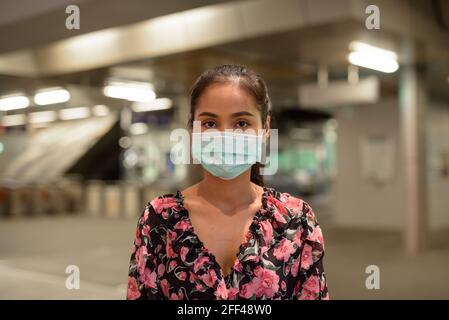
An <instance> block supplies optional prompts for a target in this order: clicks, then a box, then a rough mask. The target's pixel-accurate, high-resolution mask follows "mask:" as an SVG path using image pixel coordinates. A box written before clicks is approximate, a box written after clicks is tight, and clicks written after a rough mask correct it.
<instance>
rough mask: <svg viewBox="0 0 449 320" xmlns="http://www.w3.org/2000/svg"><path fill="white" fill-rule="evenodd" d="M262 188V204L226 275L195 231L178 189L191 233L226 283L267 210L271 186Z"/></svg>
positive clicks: (177, 192)
mask: <svg viewBox="0 0 449 320" xmlns="http://www.w3.org/2000/svg"><path fill="white" fill-rule="evenodd" d="M262 188H263V192H262V196H261V206H260V208H259V209H258V210H257V211H256V213H255V214H254V216H253V219H252V221H251V224H250V225H249V227H248V230H247V231H246V232H245V237H244V240H243V242H242V243H241V244H240V245H239V248H238V251H237V253H236V254H235V255H234V261H233V263H232V266H231V268H230V270H229V272H228V273H227V274H226V275H225V274H224V269H223V268H222V266H221V265H220V263H219V262H218V260H217V257H216V256H215V254H214V253H213V252H212V251H211V250H209V249H208V248H207V247H206V246H205V244H204V242H203V241H202V240H201V239H200V237H199V236H198V234H197V233H196V232H195V227H194V226H193V223H192V220H191V219H190V213H189V210H188V209H187V208H186V207H185V205H184V195H183V194H182V192H181V191H180V190H179V189H178V190H176V197H177V198H178V199H179V205H180V207H181V209H182V210H183V212H184V216H185V220H186V221H187V222H188V223H189V224H190V228H191V230H190V235H191V236H193V237H194V239H195V240H196V241H197V243H198V244H199V246H200V250H201V251H202V252H205V253H206V254H207V255H208V256H209V258H210V259H211V260H212V261H213V263H215V265H216V267H217V268H218V270H219V272H220V277H221V278H222V279H224V280H225V283H226V285H227V284H228V281H227V280H228V279H229V277H230V276H231V275H232V274H233V273H234V265H235V262H236V261H237V259H238V258H239V255H240V254H241V253H242V250H244V249H246V247H247V246H248V244H249V241H250V237H249V236H250V234H251V232H252V230H253V228H254V227H255V226H256V224H257V223H258V221H259V219H260V217H261V215H262V214H263V212H264V210H266V203H267V195H268V192H269V188H268V187H265V186H263V187H262Z"/></svg>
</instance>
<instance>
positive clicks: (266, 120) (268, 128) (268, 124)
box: [265, 114, 271, 141]
mask: <svg viewBox="0 0 449 320" xmlns="http://www.w3.org/2000/svg"><path fill="white" fill-rule="evenodd" d="M270 121H271V117H270V114H268V115H267V117H266V119H265V139H266V140H268V138H269V137H270ZM266 140H265V141H266Z"/></svg>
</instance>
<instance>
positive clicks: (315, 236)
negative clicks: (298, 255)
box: [307, 226, 324, 244]
mask: <svg viewBox="0 0 449 320" xmlns="http://www.w3.org/2000/svg"><path fill="white" fill-rule="evenodd" d="M307 239H309V240H310V241H314V242H318V243H321V244H324V243H323V242H324V241H323V233H322V231H321V228H320V226H316V227H315V228H313V231H312V233H311V234H309V235H308V236H307Z"/></svg>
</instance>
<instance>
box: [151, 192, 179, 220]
mask: <svg viewBox="0 0 449 320" xmlns="http://www.w3.org/2000/svg"><path fill="white" fill-rule="evenodd" d="M150 204H151V205H152V206H153V208H154V211H155V212H156V213H157V214H161V213H162V214H163V215H162V216H163V217H164V219H167V218H168V214H167V212H166V209H170V208H173V207H176V206H177V205H178V204H177V202H176V199H175V198H173V197H167V198H155V199H153V200H151V202H150Z"/></svg>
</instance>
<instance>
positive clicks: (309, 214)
mask: <svg viewBox="0 0 449 320" xmlns="http://www.w3.org/2000/svg"><path fill="white" fill-rule="evenodd" d="M266 190H267V191H268V196H267V205H268V207H271V208H272V209H275V211H276V212H277V213H280V214H281V215H286V216H288V220H290V221H291V223H290V224H291V225H292V224H302V225H306V226H307V227H308V229H314V228H316V227H318V226H319V223H318V219H317V216H316V215H315V212H314V210H313V209H312V207H311V206H310V204H309V203H308V202H307V201H305V200H304V199H302V198H301V197H299V196H296V195H293V194H291V193H289V192H283V191H280V190H277V189H275V188H269V187H267V188H266Z"/></svg>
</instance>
